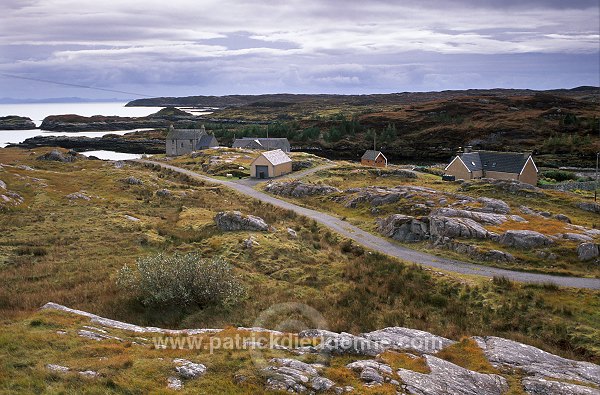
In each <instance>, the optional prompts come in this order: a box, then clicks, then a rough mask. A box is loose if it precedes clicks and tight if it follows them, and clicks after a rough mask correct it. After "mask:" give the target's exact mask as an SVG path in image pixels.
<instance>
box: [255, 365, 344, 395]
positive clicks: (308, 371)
mask: <svg viewBox="0 0 600 395" xmlns="http://www.w3.org/2000/svg"><path fill="white" fill-rule="evenodd" d="M269 364H270V366H268V367H266V368H264V369H263V370H262V374H263V375H264V376H266V377H267V385H266V388H267V390H270V391H284V392H293V393H305V392H307V391H310V392H314V391H316V392H323V391H328V390H330V389H332V388H333V387H335V383H334V382H333V381H331V380H330V379H328V378H326V377H322V376H320V375H319V372H318V370H317V369H316V368H315V367H314V366H312V365H310V364H308V363H305V362H301V361H298V360H295V359H289V358H273V359H271V360H270V361H269Z"/></svg>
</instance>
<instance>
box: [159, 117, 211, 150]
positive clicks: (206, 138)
mask: <svg viewBox="0 0 600 395" xmlns="http://www.w3.org/2000/svg"><path fill="white" fill-rule="evenodd" d="M166 140H167V141H166V151H167V155H171V156H176V155H186V154H189V153H191V152H193V151H197V150H200V149H205V148H210V147H216V146H218V145H219V142H218V141H217V139H216V138H215V136H213V135H212V134H208V133H206V128H205V127H204V125H202V127H201V128H200V129H175V128H173V125H171V126H170V127H169V132H168V133H167V139H166Z"/></svg>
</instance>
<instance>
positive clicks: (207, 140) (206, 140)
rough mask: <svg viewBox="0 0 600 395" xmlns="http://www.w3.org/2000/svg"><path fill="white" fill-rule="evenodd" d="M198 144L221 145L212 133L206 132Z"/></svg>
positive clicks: (203, 145)
mask: <svg viewBox="0 0 600 395" xmlns="http://www.w3.org/2000/svg"><path fill="white" fill-rule="evenodd" d="M198 145H199V146H200V147H215V146H217V145H219V142H218V141H217V139H216V138H215V136H213V135H212V134H204V135H202V137H200V140H199V141H198Z"/></svg>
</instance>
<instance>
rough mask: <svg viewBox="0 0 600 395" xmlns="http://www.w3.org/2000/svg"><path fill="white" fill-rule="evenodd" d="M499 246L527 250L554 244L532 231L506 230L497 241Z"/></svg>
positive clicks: (547, 238)
mask: <svg viewBox="0 0 600 395" xmlns="http://www.w3.org/2000/svg"><path fill="white" fill-rule="evenodd" d="M498 241H499V242H500V244H502V245H505V246H508V247H514V248H520V249H523V250H529V249H532V248H538V247H546V246H550V245H552V244H554V242H553V241H552V239H551V238H549V237H548V236H546V235H544V234H541V233H540V232H536V231H534V230H508V231H506V232H505V233H504V234H502V235H501V236H500V238H499V240H498Z"/></svg>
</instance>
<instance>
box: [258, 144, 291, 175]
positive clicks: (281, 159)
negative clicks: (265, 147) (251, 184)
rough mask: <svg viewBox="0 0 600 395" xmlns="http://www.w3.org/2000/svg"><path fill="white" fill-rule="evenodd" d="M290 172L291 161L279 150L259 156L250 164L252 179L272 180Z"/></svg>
mask: <svg viewBox="0 0 600 395" xmlns="http://www.w3.org/2000/svg"><path fill="white" fill-rule="evenodd" d="M291 172H292V160H291V159H290V157H289V156H287V155H286V154H285V152H283V151H282V150H280V149H276V150H273V151H266V152H263V153H262V154H260V155H259V156H258V157H257V158H256V159H254V160H253V161H252V163H251V164H250V176H251V177H253V178H273V177H279V176H282V175H284V174H288V173H291Z"/></svg>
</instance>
